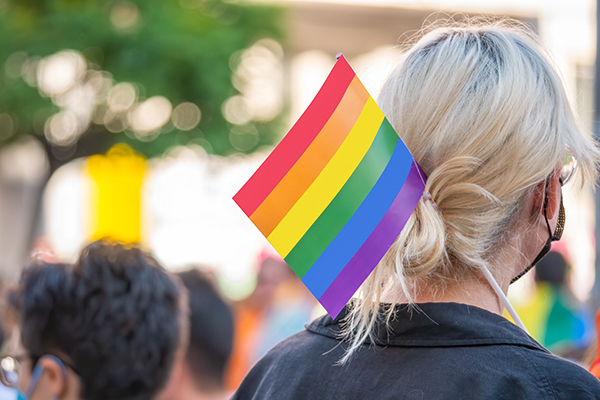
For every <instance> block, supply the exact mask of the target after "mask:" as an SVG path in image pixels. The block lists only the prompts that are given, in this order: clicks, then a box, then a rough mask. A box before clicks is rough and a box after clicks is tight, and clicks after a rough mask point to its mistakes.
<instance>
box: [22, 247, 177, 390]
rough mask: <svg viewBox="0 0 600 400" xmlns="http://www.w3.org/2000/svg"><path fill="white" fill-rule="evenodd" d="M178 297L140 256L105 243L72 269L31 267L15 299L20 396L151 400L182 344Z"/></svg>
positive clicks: (149, 260)
mask: <svg viewBox="0 0 600 400" xmlns="http://www.w3.org/2000/svg"><path fill="white" fill-rule="evenodd" d="M182 291H184V289H180V287H179V286H178V285H177V283H176V282H175V281H174V280H173V278H171V277H170V276H169V275H168V274H167V273H166V272H165V271H164V270H163V269H162V268H161V267H160V266H159V265H158V263H157V262H156V261H155V260H154V259H153V258H152V257H150V256H149V255H147V254H146V253H144V252H143V251H141V250H140V249H138V248H136V247H130V246H127V247H126V246H123V245H120V244H116V243H110V242H105V241H100V242H95V243H92V244H91V245H89V246H88V247H86V248H85V249H84V250H83V252H82V253H81V256H80V258H79V260H78V261H77V263H76V264H75V265H64V264H48V263H42V264H38V265H34V266H32V267H30V268H29V269H28V270H26V271H25V272H24V274H23V276H22V279H21V286H20V289H19V292H18V294H17V296H18V297H17V298H18V304H17V308H18V309H19V313H20V330H21V346H22V349H21V350H19V351H18V352H17V354H13V356H14V359H16V360H18V362H19V363H20V364H21V368H20V373H21V375H22V376H21V379H20V384H21V388H22V389H23V390H25V388H26V387H27V386H29V391H30V392H31V388H32V387H35V389H34V392H33V393H34V394H33V396H34V397H35V398H36V399H37V398H40V399H42V398H43V399H45V398H48V399H50V398H56V399H61V400H71V399H72V400H79V399H82V400H108V399H110V400H151V399H154V398H156V395H157V393H158V392H159V391H160V390H161V389H162V388H163V387H164V385H165V384H166V382H167V380H168V378H169V376H170V373H171V369H172V366H173V364H174V360H175V358H176V356H177V355H178V354H182V346H183V345H184V344H185V343H183V342H185V339H186V335H185V332H183V331H184V330H183V329H182V326H183V321H184V317H185V318H187V315H186V314H185V311H184V309H185V308H186V307H185V302H184V300H185V295H184V294H183V292H182ZM34 366H36V368H35V369H34ZM32 371H33V377H31V375H30V373H31V372H32ZM38 373H39V374H38ZM28 381H31V382H28Z"/></svg>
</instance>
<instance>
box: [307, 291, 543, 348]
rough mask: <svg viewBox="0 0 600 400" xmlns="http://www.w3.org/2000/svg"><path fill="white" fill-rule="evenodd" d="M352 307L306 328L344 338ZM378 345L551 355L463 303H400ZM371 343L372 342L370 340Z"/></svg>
mask: <svg viewBox="0 0 600 400" xmlns="http://www.w3.org/2000/svg"><path fill="white" fill-rule="evenodd" d="M349 307H351V305H350V306H346V307H345V308H344V310H342V312H341V313H340V315H338V316H337V318H336V319H335V320H333V319H332V318H331V317H330V316H328V315H325V316H323V317H321V318H318V319H316V320H315V321H313V322H312V323H310V324H308V325H307V326H306V329H307V330H309V331H311V332H314V333H317V334H320V335H324V336H327V337H330V338H334V339H342V337H343V335H342V328H343V322H344V318H345V317H346V316H347V315H348V312H349V309H350V308H349ZM374 336H375V338H376V340H375V342H376V344H378V345H386V346H405V347H406V346H409V347H454V346H476V345H498V344H507V345H521V346H525V347H529V348H532V349H537V350H542V351H544V352H548V350H546V349H545V348H544V347H543V346H542V345H540V344H539V343H537V342H536V341H535V340H534V339H533V338H532V337H531V336H529V335H528V334H527V333H525V332H524V331H522V330H521V328H519V327H517V326H516V325H515V324H513V323H512V322H510V321H509V320H507V319H506V318H504V317H502V316H500V315H497V314H494V313H491V312H489V311H486V310H483V309H481V308H478V307H475V306H469V305H466V304H459V303H421V304H414V305H413V306H409V305H407V304H398V305H397V306H396V307H395V316H394V317H393V318H392V320H391V321H390V324H389V326H388V327H386V326H385V323H384V322H378V323H376V325H375V327H374ZM366 343H367V344H370V343H371V341H370V340H367V341H366Z"/></svg>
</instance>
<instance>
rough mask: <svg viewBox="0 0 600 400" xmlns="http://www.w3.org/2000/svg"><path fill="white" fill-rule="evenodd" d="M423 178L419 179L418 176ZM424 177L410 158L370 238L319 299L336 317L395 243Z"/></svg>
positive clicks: (333, 316) (421, 188) (416, 197)
mask: <svg viewBox="0 0 600 400" xmlns="http://www.w3.org/2000/svg"><path fill="white" fill-rule="evenodd" d="M421 177H422V178H421ZM425 179H427V178H426V175H425V173H424V172H423V171H422V170H421V167H419V165H418V164H417V163H416V162H415V161H413V164H412V167H411V169H410V172H409V174H408V177H407V178H406V181H405V182H404V186H402V189H401V190H400V192H399V193H398V195H397V196H396V199H395V200H394V202H393V203H392V205H391V206H390V208H389V209H388V211H387V212H386V213H385V215H384V216H383V218H382V219H381V221H380V222H379V224H378V225H377V227H376V228H375V229H374V230H373V232H372V233H371V235H370V236H369V238H368V239H367V240H366V241H365V242H364V244H363V245H362V246H361V247H360V249H359V250H358V251H357V252H356V254H355V255H354V257H352V259H351V260H350V262H349V263H348V264H347V265H346V266H345V267H344V269H343V270H342V272H341V273H340V274H339V275H338V276H337V277H336V278H335V280H334V281H333V283H332V284H331V285H330V286H329V287H328V288H327V290H325V292H324V293H323V295H322V296H321V297H320V298H319V302H320V303H321V304H322V305H323V307H325V309H326V310H327V312H328V313H329V315H331V317H332V318H335V317H336V316H337V315H338V314H339V313H340V311H341V310H342V309H343V308H344V306H345V305H346V303H348V301H349V300H350V298H351V297H352V296H353V295H354V293H355V292H356V291H357V290H358V288H359V287H360V285H361V284H362V283H363V282H364V281H365V279H367V277H368V276H369V274H370V273H371V272H372V271H373V269H375V267H376V266H377V263H378V261H379V260H380V259H381V258H382V257H383V256H384V255H385V253H386V252H387V251H388V249H389V248H390V246H391V245H392V244H393V243H394V241H395V240H396V238H397V237H398V235H399V234H400V232H401V231H402V228H404V225H406V222H407V221H408V218H409V217H410V216H411V214H412V213H413V211H414V209H415V207H416V206H417V203H418V202H419V199H420V198H421V196H422V195H423V190H424V189H425V184H424V183H423V180H425Z"/></svg>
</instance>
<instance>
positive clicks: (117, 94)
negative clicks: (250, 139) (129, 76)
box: [106, 82, 137, 112]
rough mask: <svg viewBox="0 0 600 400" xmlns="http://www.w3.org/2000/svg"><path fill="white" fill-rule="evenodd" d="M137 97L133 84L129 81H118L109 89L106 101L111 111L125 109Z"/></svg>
mask: <svg viewBox="0 0 600 400" xmlns="http://www.w3.org/2000/svg"><path fill="white" fill-rule="evenodd" d="M136 99H137V91H136V89H135V86H133V85H132V84H131V83H129V82H122V83H118V84H116V85H115V86H113V87H112V89H110V91H109V92H108V97H107V99H106V103H107V104H108V107H109V108H110V109H111V111H114V112H123V111H127V110H128V109H129V108H130V107H131V106H132V105H133V103H134V102H135V100H136Z"/></svg>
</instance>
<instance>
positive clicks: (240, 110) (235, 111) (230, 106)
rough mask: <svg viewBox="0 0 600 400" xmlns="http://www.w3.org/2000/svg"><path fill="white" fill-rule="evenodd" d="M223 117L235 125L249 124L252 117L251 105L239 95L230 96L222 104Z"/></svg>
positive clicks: (252, 109)
mask: <svg viewBox="0 0 600 400" xmlns="http://www.w3.org/2000/svg"><path fill="white" fill-rule="evenodd" d="M222 111H223V116H224V117H225V119H226V120H227V122H230V123H232V124H235V125H242V124H245V123H247V122H249V121H250V120H251V119H252V116H253V115H254V108H253V106H252V104H251V103H250V102H249V101H248V100H247V99H246V98H245V97H244V96H241V95H237V96H232V97H230V98H229V99H227V100H226V101H225V103H223V108H222Z"/></svg>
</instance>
